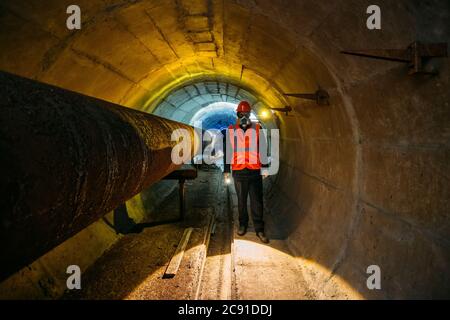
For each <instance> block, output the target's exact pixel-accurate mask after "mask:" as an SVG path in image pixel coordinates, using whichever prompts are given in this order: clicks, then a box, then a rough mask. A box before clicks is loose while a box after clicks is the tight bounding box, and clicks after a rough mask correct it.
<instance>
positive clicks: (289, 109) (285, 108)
mask: <svg viewBox="0 0 450 320" xmlns="http://www.w3.org/2000/svg"><path fill="white" fill-rule="evenodd" d="M269 109H270V110H273V111H278V112H284V113H285V114H286V115H287V116H288V115H289V112H292V107H291V106H285V107H284V108H269Z"/></svg>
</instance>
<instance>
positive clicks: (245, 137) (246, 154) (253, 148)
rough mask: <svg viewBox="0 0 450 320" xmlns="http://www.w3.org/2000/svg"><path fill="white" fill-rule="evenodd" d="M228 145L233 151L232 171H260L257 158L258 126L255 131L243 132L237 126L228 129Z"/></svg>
mask: <svg viewBox="0 0 450 320" xmlns="http://www.w3.org/2000/svg"><path fill="white" fill-rule="evenodd" d="M228 129H229V130H228V131H229V135H230V143H231V147H232V150H233V156H232V160H231V168H232V169H233V171H236V170H243V169H245V168H247V169H250V170H258V169H261V160H260V157H259V150H258V149H259V129H260V126H259V124H256V129H254V128H248V129H247V130H246V131H245V132H244V130H242V129H241V128H240V127H239V125H237V124H236V125H235V126H229V127H228Z"/></svg>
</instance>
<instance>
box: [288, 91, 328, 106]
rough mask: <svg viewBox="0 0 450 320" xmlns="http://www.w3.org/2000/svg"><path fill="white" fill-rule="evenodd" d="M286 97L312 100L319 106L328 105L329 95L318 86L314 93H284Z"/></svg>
mask: <svg viewBox="0 0 450 320" xmlns="http://www.w3.org/2000/svg"><path fill="white" fill-rule="evenodd" d="M284 95H285V96H286V97H293V98H300V99H305V100H313V101H315V102H316V103H317V105H319V106H328V105H330V95H329V94H328V92H327V91H325V90H323V89H321V88H319V89H318V90H317V91H316V92H314V93H285V94H284Z"/></svg>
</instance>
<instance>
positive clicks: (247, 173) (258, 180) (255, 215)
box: [233, 169, 264, 232]
mask: <svg viewBox="0 0 450 320" xmlns="http://www.w3.org/2000/svg"><path fill="white" fill-rule="evenodd" d="M233 180H234V187H235V188H236V193H237V198H238V211H239V224H240V225H241V226H246V227H247V226H248V219H249V218H248V212H247V198H248V196H249V195H250V208H251V212H252V220H253V226H254V227H255V232H263V231H264V221H263V184H262V177H261V174H260V170H248V169H244V170H239V171H233Z"/></svg>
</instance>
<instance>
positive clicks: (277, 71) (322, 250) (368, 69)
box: [0, 0, 450, 298]
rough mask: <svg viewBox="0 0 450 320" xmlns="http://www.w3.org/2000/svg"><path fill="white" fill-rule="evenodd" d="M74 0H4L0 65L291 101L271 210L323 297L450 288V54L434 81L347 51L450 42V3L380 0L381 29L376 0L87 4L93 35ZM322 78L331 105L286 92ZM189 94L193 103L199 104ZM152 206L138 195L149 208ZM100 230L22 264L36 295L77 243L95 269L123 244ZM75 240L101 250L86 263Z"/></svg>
mask: <svg viewBox="0 0 450 320" xmlns="http://www.w3.org/2000/svg"><path fill="white" fill-rule="evenodd" d="M69 4H72V3H71V2H69V1H51V2H48V3H46V4H45V5H43V4H42V3H40V2H38V1H3V2H2V3H1V4H0V7H1V10H0V12H1V13H0V26H1V28H0V43H1V47H2V49H3V50H2V53H1V54H0V69H1V70H5V71H8V72H12V73H15V74H18V75H22V76H25V77H28V78H32V79H36V80H38V81H42V82H46V83H50V84H54V85H57V86H60V87H63V88H67V89H70V90H73V91H77V92H80V93H83V94H87V95H91V96H95V97H98V98H101V99H104V100H107V101H111V102H114V103H119V104H122V105H125V106H128V107H131V108H136V109H140V110H143V111H148V112H153V111H155V110H157V109H158V106H161V104H163V103H167V100H165V99H166V98H168V97H169V96H170V94H171V93H172V92H174V91H176V90H179V89H180V88H183V87H186V86H188V85H192V84H195V83H197V84H198V83H205V82H211V81H215V82H216V83H225V84H231V85H233V86H236V87H238V88H242V89H243V90H245V91H247V92H252V94H254V96H255V102H260V103H261V105H266V106H273V107H282V106H284V105H291V106H292V107H293V109H294V112H292V113H290V114H289V116H284V115H282V114H280V115H279V118H280V119H279V122H280V123H279V126H280V130H281V136H282V141H281V167H280V172H279V174H278V175H277V176H276V177H273V178H272V180H273V183H274V186H275V187H273V188H271V189H270V190H269V191H268V201H267V209H268V213H267V214H268V219H269V221H270V224H271V225H272V226H277V230H275V231H276V233H277V234H278V235H282V236H284V237H286V238H287V239H288V241H289V244H290V246H291V248H292V249H293V251H294V252H295V253H296V255H298V256H299V257H300V258H301V259H304V260H305V261H307V262H308V263H309V264H308V265H309V266H310V267H308V268H305V270H304V271H305V276H306V277H307V279H306V280H307V281H308V282H309V283H310V285H311V286H312V288H314V289H315V290H316V291H317V293H318V296H320V297H323V298H339V297H344V298H345V297H348V298H432V297H433V298H442V297H447V298H448V297H449V292H450V290H449V289H450V275H449V274H448V270H449V269H450V238H449V235H450V221H449V220H450V219H449V217H450V200H449V199H450V192H449V191H450V190H449V186H448V179H449V172H450V167H449V165H450V161H449V159H450V152H449V132H450V131H449V123H450V109H449V105H448V103H449V90H448V89H449V71H448V62H449V61H448V58H439V59H433V60H431V61H430V62H429V64H428V67H434V68H436V69H437V70H439V74H438V75H436V76H424V75H416V76H408V75H407V68H406V66H405V65H403V64H399V63H395V62H386V61H378V60H370V59H363V58H357V57H351V56H344V55H342V54H340V53H339V52H340V51H341V50H343V49H369V48H405V47H406V46H407V45H409V44H410V43H411V42H413V41H415V40H420V41H424V42H448V41H449V38H450V32H449V31H448V28H446V23H447V21H448V19H449V12H450V10H449V4H448V1H445V0H434V1H426V2H424V1H406V0H403V1H395V2H393V1H387V0H385V1H378V3H377V4H378V5H379V6H380V7H381V8H382V17H383V18H382V21H383V22H382V30H377V31H370V30H368V29H367V28H366V26H365V21H366V17H367V15H366V14H365V12H366V8H367V7H368V6H369V5H370V4H372V3H371V2H370V1H364V0H349V1H345V2H344V1H333V2H316V1H306V0H305V1H300V0H298V1H269V0H260V1H256V0H255V1H250V0H249V1H231V0H229V1H228V0H226V1H218V0H209V1H206V0H198V1H197V0H178V1H156V0H153V1H106V2H105V1H88V0H79V1H77V4H78V5H79V6H80V7H81V9H82V17H83V18H82V20H83V25H82V29H81V30H79V31H69V30H67V28H66V27H65V19H66V17H67V15H66V13H65V8H66V7H67V6H68V5H69ZM319 86H320V87H322V88H324V89H325V90H327V91H328V92H329V94H330V96H331V98H330V102H331V104H330V106H321V107H318V106H316V105H315V104H314V103H313V102H307V101H303V100H298V99H295V98H289V99H286V98H284V97H283V95H282V93H283V92H314V91H315V90H316V89H317V88H318V87H319ZM230 88H231V86H230ZM219 91H220V88H219ZM185 92H186V94H185V95H184V96H183V95H182V97H181V98H180V99H181V100H183V99H184V100H186V99H187V100H195V99H201V97H198V94H197V93H195V92H192V91H189V90H185ZM200 94H201V93H200ZM222 94H223V97H222V96H221V97H220V99H222V100H227V99H228V98H227V97H231V98H233V96H234V98H237V94H236V93H235V92H233V93H227V92H224V93H222ZM203 96H205V95H203ZM217 98H218V97H217ZM213 101H214V100H213V99H212V98H211V99H209V98H207V99H204V103H208V102H213ZM180 103H181V102H180V101H178V102H176V103H174V104H172V107H174V108H178V107H180V105H181V104H180ZM197 104H198V105H200V104H201V103H200V101H197ZM161 110H163V109H161ZM171 112H172V111H171ZM173 112H175V111H173ZM187 118H188V117H187ZM187 118H186V119H187ZM293 150H295V151H294V152H293ZM133 201H136V199H133ZM140 205H141V206H142V203H141V202H139V201H137V204H136V205H133V206H130V208H131V211H133V210H135V211H136V215H137V216H138V215H141V216H142V215H143V213H142V210H141V211H140V210H139V206H140ZM133 212H134V211H133ZM93 228H97V229H101V228H104V227H103V226H102V223H101V222H98V223H96V224H95V226H94V225H93V226H91V227H89V228H88V230H86V231H83V232H84V234H87V232H89V233H90V234H91V235H92V234H93V235H92V236H85V235H83V232H82V233H80V234H79V235H77V236H75V238H76V239H71V240H69V241H68V243H66V244H64V245H65V246H66V248H67V249H61V248H59V250H60V251H59V253H55V252H54V251H52V252H50V253H49V254H47V256H48V255H53V259H48V258H46V257H45V256H44V257H43V258H42V259H44V260H43V261H40V262H38V263H39V264H41V265H42V266H43V267H40V268H38V269H35V270H34V271H33V270H31V271H21V272H28V273H27V275H28V277H29V278H30V279H32V280H26V281H29V282H30V281H31V283H33V284H34V285H35V287H36V288H37V289H36V296H45V295H47V296H52V294H51V293H50V294H46V293H45V292H44V293H43V291H45V290H47V291H48V288H56V287H58V286H56V285H45V283H44V284H43V285H42V282H45V281H49V282H52V281H56V280H55V279H59V280H57V281H56V282H58V281H60V282H61V283H62V284H63V285H64V283H65V282H64V281H63V280H61V279H65V273H64V272H65V267H64V268H63V269H61V270H59V268H60V267H62V266H63V265H64V263H65V262H66V261H68V260H70V259H67V254H68V253H69V255H72V259H71V260H72V261H75V260H76V261H79V259H81V260H83V261H85V266H88V265H89V264H91V263H92V261H93V260H95V259H96V258H97V257H98V255H99V254H101V252H103V251H104V250H106V249H107V247H108V246H109V245H111V243H113V242H114V241H115V240H116V236H113V235H111V234H110V233H108V232H109V231H102V232H100V233H97V232H96V231H94V232H93V231H92V230H94V229H93ZM89 230H90V231H89ZM275 231H274V232H275ZM92 232H93V233H92ZM90 246H92V247H90ZM74 247H77V248H79V247H84V248H95V247H98V249H95V250H94V249H88V250H92V253H91V254H86V255H84V257H83V258H82V257H80V254H79V253H78V254H77V253H75V252H77V250H74V249H73V248H74ZM70 248H72V250H70ZM56 251H58V248H57V249H56ZM89 252H90V251H89ZM64 256H65V257H64ZM88 256H89V257H88ZM55 257H57V258H55ZM81 260H80V261H81ZM55 261H59V262H58V263H57V262H55ZM52 264H53V269H52V268H49V267H48V266H49V265H52ZM55 264H56V265H55ZM372 264H376V265H379V266H380V267H381V271H382V290H380V291H377V290H373V291H370V290H368V289H367V287H366V279H367V276H368V275H367V274H366V269H367V267H368V266H369V265H372ZM48 269H51V270H52V271H51V272H48V271H45V270H48ZM36 270H37V271H36ZM42 270H44V271H42ZM33 272H34V274H33ZM36 273H38V274H37V275H36ZM26 281H25V280H23V279H21V278H20V277H16V278H14V279H13V280H10V282H9V284H11V283H18V282H20V283H21V285H22V286H23V287H25V286H27V285H29V284H24V283H23V282H26ZM39 281H41V284H39ZM42 287H44V288H47V289H42ZM54 290H55V293H53V295H54V296H57V295H59V294H60V291H61V289H60V288H59V287H58V288H57V289H54ZM22 293H23V292H22ZM23 294H25V293H23Z"/></svg>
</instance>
